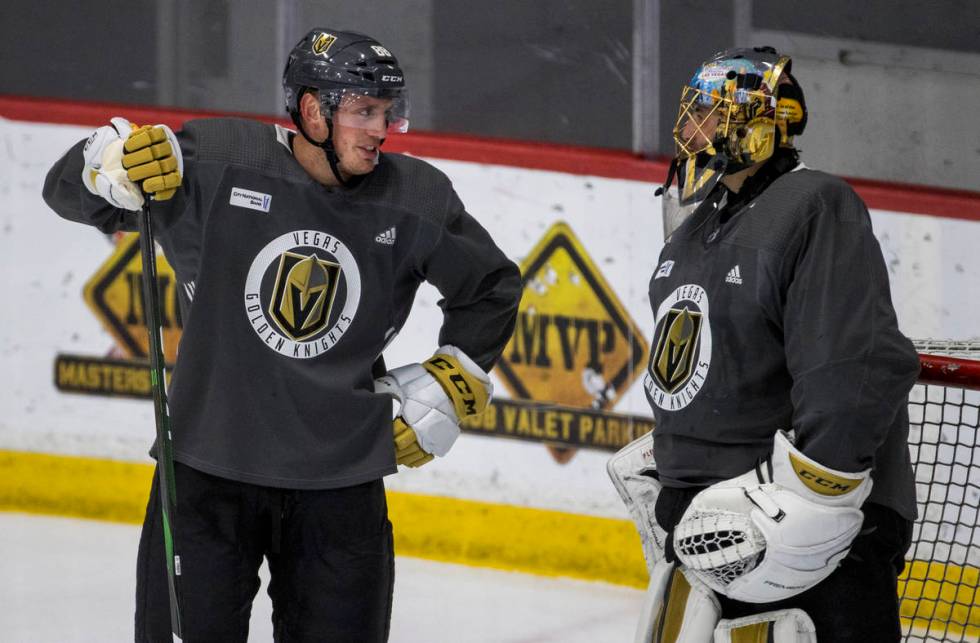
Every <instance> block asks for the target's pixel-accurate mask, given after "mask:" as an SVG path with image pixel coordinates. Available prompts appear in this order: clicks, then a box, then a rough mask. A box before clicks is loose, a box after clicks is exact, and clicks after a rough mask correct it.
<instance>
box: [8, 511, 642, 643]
mask: <svg viewBox="0 0 980 643" xmlns="http://www.w3.org/2000/svg"><path fill="white" fill-rule="evenodd" d="M138 541H139V528H138V527H135V526H132V525H119V524H111V523H103V522H95V521H87V520H76V519H68V518H53V517H46V516H34V515H27V514H18V513H3V512H0V579H2V582H0V632H2V633H3V635H2V638H3V640H5V641H17V642H21V641H23V642H30V643H47V642H50V643H55V642H57V643H90V642H91V643H95V642H99V643H105V642H112V641H120V642H123V641H132V640H133V593H134V591H135V585H136V579H135V563H136V549H137V543H138ZM261 575H262V587H263V589H261V590H260V591H259V595H258V597H257V598H256V602H255V607H254V609H253V612H252V625H251V636H250V638H249V641H271V640H272V626H271V623H270V616H271V614H272V607H271V605H270V603H269V598H268V596H267V595H266V594H265V589H264V588H265V587H266V582H267V580H268V573H267V571H266V570H265V568H264V567H263V570H262V574H261ZM395 578H396V580H395V603H394V609H393V615H392V630H391V638H390V640H391V641H392V643H408V642H425V643H430V642H432V643H438V642H443V641H444V642H446V643H464V642H465V643H470V642H473V643H476V642H486V643H490V642H491V641H492V642H494V643H507V642H513V643H518V642H520V643H532V642H541V643H545V642H547V641H556V642H557V641H561V642H563V643H571V642H575V641H582V642H583V643H584V642H586V641H590V642H591V641H629V640H632V635H633V627H634V624H635V621H636V617H637V615H638V613H639V610H640V603H641V599H642V592H640V591H639V590H635V589H630V588H626V587H618V586H615V585H608V584H604V583H588V582H584V581H577V580H572V579H565V578H544V577H539V576H530V575H525V574H517V573H512V572H504V571H498V570H491V569H480V568H474V567H466V566H461V565H450V564H446V563H436V562H431V561H426V560H419V559H413V558H403V557H399V558H398V559H397V563H396V573H395Z"/></svg>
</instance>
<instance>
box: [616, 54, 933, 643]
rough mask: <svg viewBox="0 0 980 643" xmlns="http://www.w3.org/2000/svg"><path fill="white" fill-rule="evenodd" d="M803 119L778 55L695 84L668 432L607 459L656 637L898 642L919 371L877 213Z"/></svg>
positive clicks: (642, 633)
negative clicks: (911, 400) (639, 550)
mask: <svg viewBox="0 0 980 643" xmlns="http://www.w3.org/2000/svg"><path fill="white" fill-rule="evenodd" d="M806 120H807V112H806V108H805V104H804V101H803V92H802V90H801V88H800V86H799V85H798V83H797V82H796V80H795V79H794V78H793V76H792V75H791V74H790V59H789V58H788V57H785V56H781V55H779V54H778V53H777V52H776V51H775V50H773V49H772V48H768V47H764V48H755V49H735V50H728V51H724V52H721V53H719V54H716V55H715V56H713V57H712V58H711V59H709V60H708V61H707V62H705V63H704V64H702V65H701V66H700V67H699V68H698V69H697V71H696V72H695V73H694V76H693V77H692V79H691V81H690V83H689V84H688V85H687V86H686V87H684V89H683V93H682V96H681V105H680V111H679V115H678V118H677V123H676V126H675V129H674V138H675V142H676V146H677V155H676V157H675V159H674V162H673V163H672V165H671V169H670V172H669V176H668V179H667V182H666V184H665V186H664V190H663V192H662V194H663V201H664V220H665V227H666V228H667V230H666V231H665V232H666V237H667V238H666V243H665V245H664V248H663V250H662V252H661V254H660V259H659V263H658V266H657V268H656V270H655V272H654V274H653V276H652V278H651V280H650V302H651V306H652V308H653V313H654V316H655V334H654V339H653V342H652V346H653V348H652V350H651V355H650V361H649V366H648V373H647V377H646V379H645V387H646V393H647V397H648V400H649V402H650V405H651V407H652V409H653V412H654V416H655V419H656V428H655V430H654V432H653V434H652V438H651V437H647V438H645V440H644V439H641V441H638V442H637V444H635V445H632V447H627V449H624V452H622V453H621V454H620V455H618V456H616V457H614V459H613V461H611V464H610V472H611V474H612V475H613V479H614V482H616V484H617V487H618V488H620V490H621V493H623V494H624V498H625V499H626V501H627V504H628V505H629V506H630V508H631V510H632V511H633V513H634V516H635V517H636V518H637V520H638V522H639V523H640V529H641V534H642V535H643V536H644V542H645V546H646V549H645V553H646V555H647V560H648V565H649V566H650V568H651V579H650V588H649V591H648V596H647V604H646V606H645V612H644V615H643V618H642V619H641V623H640V626H639V627H638V630H637V640H638V641H664V642H666V641H672V642H674V641H683V642H688V643H691V642H698V643H702V642H704V643H707V642H709V641H712V640H713V641H716V642H730V641H747V640H752V641H766V640H775V641H780V642H784V643H791V642H793V641H813V640H814V638H813V637H814V636H815V637H816V640H820V641H822V642H829V641H833V642H834V643H847V642H861V643H867V642H869V641H876V642H877V641H897V640H898V639H899V636H900V631H899V619H898V602H897V598H896V579H897V575H898V573H900V572H901V570H902V568H903V566H904V553H905V550H906V548H907V547H908V544H909V541H910V537H911V521H912V520H913V519H914V517H915V511H916V509H915V492H914V481H913V477H912V471H911V466H910V461H909V453H908V448H907V444H906V440H907V436H908V415H907V413H908V412H907V396H908V392H909V390H910V388H911V386H912V384H913V383H914V382H915V379H916V375H917V373H918V371H919V366H918V360H917V356H916V353H915V351H914V349H913V347H912V344H911V342H910V341H909V340H908V339H907V338H905V337H904V336H903V335H902V334H901V333H900V332H899V330H898V327H897V323H896V317H895V312H894V308H893V306H892V303H891V298H890V294H889V286H888V274H887V271H886V269H885V265H884V261H883V259H882V255H881V250H880V248H879V246H878V243H877V241H876V240H875V237H874V235H873V234H872V229H871V221H870V218H869V216H868V212H867V209H866V207H865V205H864V203H862V201H861V200H860V198H859V197H858V196H857V195H856V194H855V193H854V191H853V190H852V189H851V188H850V187H848V185H847V184H846V183H845V182H844V181H842V180H840V179H838V178H835V177H833V176H830V175H828V174H824V173H823V172H818V171H815V170H811V169H808V168H806V167H805V166H803V165H802V164H801V163H800V162H799V154H798V152H797V150H796V149H795V147H794V145H793V140H794V137H795V136H796V135H798V134H800V133H802V131H803V128H804V126H805V124H806ZM675 176H676V177H677V187H676V188H673V187H672V185H671V184H672V182H673V179H674V177H675ZM651 450H652V461H651V458H650V452H651ZM628 460H631V461H632V464H630V465H628V466H624V465H625V463H627V461H628ZM624 490H625V491H624Z"/></svg>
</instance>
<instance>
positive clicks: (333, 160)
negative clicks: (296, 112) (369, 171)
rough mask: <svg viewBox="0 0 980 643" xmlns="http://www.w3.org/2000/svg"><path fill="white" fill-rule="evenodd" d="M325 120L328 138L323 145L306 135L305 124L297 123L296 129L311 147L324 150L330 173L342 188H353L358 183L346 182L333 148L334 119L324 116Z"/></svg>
mask: <svg viewBox="0 0 980 643" xmlns="http://www.w3.org/2000/svg"><path fill="white" fill-rule="evenodd" d="M295 120H299V119H295ZM323 120H324V121H325V122H326V124H327V138H326V139H324V140H323V142H322V143H319V142H317V141H314V140H313V139H312V138H311V137H310V135H309V134H307V133H306V129H305V128H304V127H303V124H302V123H301V122H299V123H296V127H297V128H298V129H299V132H300V134H302V135H303V138H305V139H306V140H307V142H309V143H310V145H314V146H316V147H319V148H320V149H321V150H323V155H324V156H325V157H326V159H327V165H329V166H330V171H331V172H333V175H334V178H336V179H337V182H338V183H340V185H341V186H342V187H345V188H349V187H352V186H353V184H354V183H356V181H355V182H350V181H345V180H344V177H343V176H342V175H341V174H340V167H339V166H338V162H339V160H340V159H339V158H338V157H337V150H335V149H334V147H333V119H330V118H327V117H326V116H324V117H323Z"/></svg>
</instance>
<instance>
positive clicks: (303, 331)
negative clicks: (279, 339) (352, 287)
mask: <svg viewBox="0 0 980 643" xmlns="http://www.w3.org/2000/svg"><path fill="white" fill-rule="evenodd" d="M339 281H340V265H339V264H336V263H333V262H331V261H324V260H323V259H320V258H319V257H317V256H316V254H311V255H310V256H308V257H306V256H303V255H301V254H296V253H294V252H284V253H282V255H280V257H279V272H278V274H277V275H276V282H275V286H274V289H273V292H272V301H271V302H270V303H269V315H271V316H272V319H273V320H275V322H276V324H277V325H278V326H279V328H280V329H281V330H282V332H283V333H285V334H286V336H287V337H289V338H291V339H293V340H295V341H302V340H304V339H306V338H308V337H312V336H313V335H316V334H317V333H319V332H320V331H322V330H323V329H324V328H326V326H327V322H328V321H329V319H330V309H331V308H332V307H333V300H334V296H335V295H336V294H337V284H338V282H339Z"/></svg>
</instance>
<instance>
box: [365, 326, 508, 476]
mask: <svg viewBox="0 0 980 643" xmlns="http://www.w3.org/2000/svg"><path fill="white" fill-rule="evenodd" d="M374 390H375V392H377V393H387V394H389V395H391V396H392V397H394V398H397V399H398V402H399V403H400V404H401V408H400V409H399V412H398V417H396V418H395V421H394V439H395V460H396V462H397V463H398V464H404V465H407V466H410V467H419V466H422V465H423V464H425V463H427V462H429V461H430V460H432V457H433V456H444V455H446V453H448V452H449V449H450V447H452V446H453V443H455V442H456V438H457V437H459V422H460V420H462V419H464V418H467V417H470V416H473V415H479V414H480V413H483V411H484V410H486V408H487V405H488V404H489V403H490V398H491V397H492V396H493V384H491V382H490V376H489V375H487V374H486V373H485V372H484V371H483V369H482V368H480V367H479V366H478V365H477V364H476V363H475V362H474V361H473V360H471V359H470V358H469V357H468V356H467V355H466V353H464V352H463V351H461V350H460V349H458V348H456V347H455V346H449V345H446V346H443V347H441V348H439V350H437V351H436V353H435V355H433V356H432V357H431V358H429V359H428V360H427V361H425V362H423V363H422V364H409V365H407V366H400V367H398V368H395V369H392V370H390V371H388V373H386V374H385V375H384V376H383V377H380V378H378V379H376V380H375V381H374Z"/></svg>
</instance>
